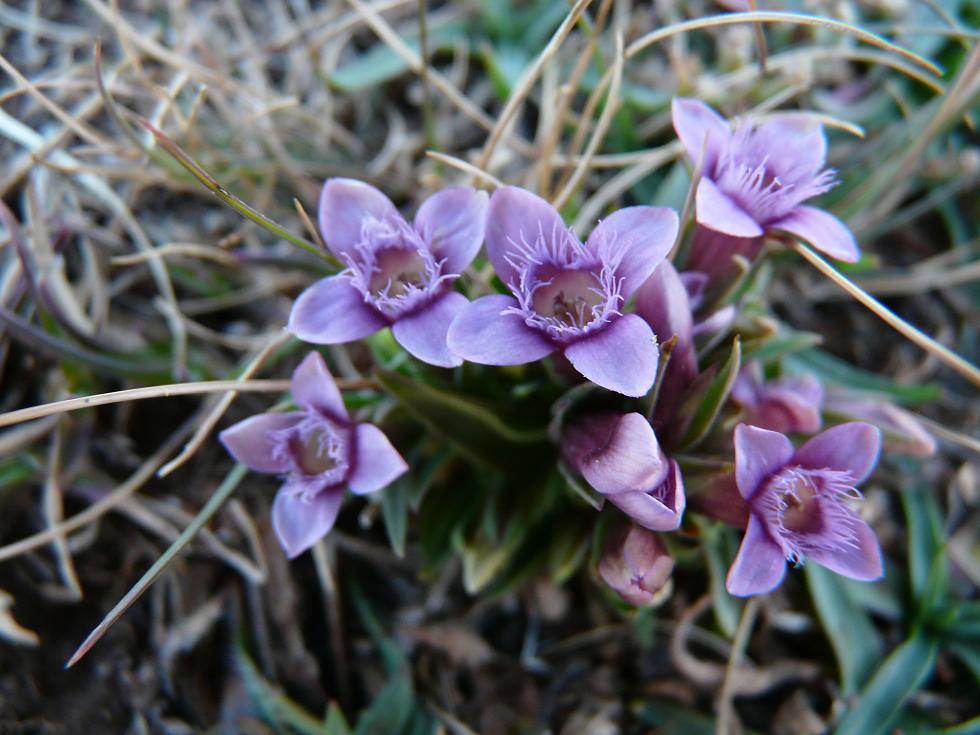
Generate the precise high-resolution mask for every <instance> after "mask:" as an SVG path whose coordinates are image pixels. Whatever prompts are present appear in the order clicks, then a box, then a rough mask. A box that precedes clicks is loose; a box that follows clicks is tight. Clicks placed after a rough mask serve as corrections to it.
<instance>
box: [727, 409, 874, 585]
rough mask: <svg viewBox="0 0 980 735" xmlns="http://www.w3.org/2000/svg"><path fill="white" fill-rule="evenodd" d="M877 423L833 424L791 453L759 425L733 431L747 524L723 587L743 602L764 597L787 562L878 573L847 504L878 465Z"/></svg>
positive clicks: (865, 532) (869, 538)
mask: <svg viewBox="0 0 980 735" xmlns="http://www.w3.org/2000/svg"><path fill="white" fill-rule="evenodd" d="M880 447H881V434H880V433H879V432H878V429H876V428H875V427H874V426H871V425H870V424H864V423H859V422H855V423H850V424H841V425H839V426H835V427H834V428H832V429H828V430H827V431H825V432H823V433H822V434H818V435H817V436H815V437H813V438H812V439H810V440H809V441H808V442H806V443H805V444H804V445H803V446H801V447H800V448H799V449H797V450H796V451H795V452H794V451H793V444H792V443H791V442H790V440H789V439H787V438H786V437H785V436H784V435H782V434H779V433H776V432H775V431H767V430H765V429H760V428H758V427H756V426H748V425H746V424H739V425H738V426H737V427H735V481H736V483H737V484H738V491H739V493H741V495H742V497H743V498H745V500H746V502H747V503H748V505H749V523H748V528H747V529H746V531H745V537H744V538H743V539H742V546H741V548H739V550H738V555H737V556H736V557H735V562H734V563H733V564H732V568H731V569H730V570H729V572H728V580H727V584H726V586H727V587H728V591H729V592H731V593H732V594H733V595H739V596H740V597H745V596H748V595H758V594H762V593H764V592H769V591H770V590H772V589H775V588H776V587H777V586H779V583H780V582H782V580H783V576H784V575H785V574H786V561H787V560H789V561H790V562H794V563H800V562H802V561H803V560H804V559H809V560H811V561H814V562H816V563H817V564H820V565H821V566H824V567H827V569H830V570H831V571H833V572H837V573H838V574H843V575H844V576H846V577H851V578H852V579H859V580H863V581H872V580H875V579H879V578H880V577H881V574H882V565H881V549H880V548H879V547H878V541H877V539H876V538H875V535H874V532H873V531H872V530H871V527H870V526H869V525H868V524H867V523H866V522H865V521H864V520H862V519H861V517H860V516H858V515H857V513H855V512H854V511H853V510H852V509H851V506H850V502H851V501H852V500H855V499H857V498H860V497H861V494H860V493H859V492H858V491H857V489H856V486H857V485H859V484H860V483H861V481H862V480H864V479H865V478H866V477H867V476H868V475H869V474H871V470H872V469H873V468H874V466H875V464H876V463H877V461H878V451H879V449H880Z"/></svg>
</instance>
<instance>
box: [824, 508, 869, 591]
mask: <svg viewBox="0 0 980 735" xmlns="http://www.w3.org/2000/svg"><path fill="white" fill-rule="evenodd" d="M851 523H852V528H853V531H854V545H842V546H838V547H835V548H832V549H810V550H809V551H808V552H807V558H808V559H809V560H810V561H815V562H816V563H817V564H820V565H821V566H825V567H827V569H829V570H830V571H832V572H837V574H843V575H844V576H845V577H850V578H851V579H858V580H860V581H862V582H872V581H874V580H876V579H881V577H882V574H883V573H884V571H883V568H882V564H881V548H880V547H879V546H878V539H877V538H875V534H874V531H872V530H871V527H870V526H869V525H868V524H867V523H865V522H864V520H862V519H861V518H858V517H855V518H854V519H853V520H852V522H851Z"/></svg>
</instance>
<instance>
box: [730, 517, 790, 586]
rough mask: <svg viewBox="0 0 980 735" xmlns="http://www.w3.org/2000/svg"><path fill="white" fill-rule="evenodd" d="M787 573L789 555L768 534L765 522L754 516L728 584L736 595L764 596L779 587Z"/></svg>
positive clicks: (732, 568)
mask: <svg viewBox="0 0 980 735" xmlns="http://www.w3.org/2000/svg"><path fill="white" fill-rule="evenodd" d="M784 576H786V558H785V557H784V556H783V552H782V549H780V548H779V544H777V543H776V542H775V541H773V540H772V539H771V538H770V537H769V534H768V533H767V532H766V528H765V525H764V524H763V522H762V521H760V520H759V519H758V518H757V517H755V516H751V517H750V518H749V525H748V528H747V529H746V530H745V537H744V538H743V539H742V545H741V547H739V550H738V555H737V556H736V557H735V562H734V563H733V564H732V567H731V569H729V570H728V578H727V579H726V580H725V587H726V588H727V589H728V591H729V593H731V594H733V595H735V596H736V597H749V596H751V595H761V594H765V593H766V592H771V591H772V590H774V589H776V587H778V586H779V583H780V582H782V581H783V577H784Z"/></svg>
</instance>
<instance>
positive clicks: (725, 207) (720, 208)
mask: <svg viewBox="0 0 980 735" xmlns="http://www.w3.org/2000/svg"><path fill="white" fill-rule="evenodd" d="M695 218H696V219H697V221H698V224H700V225H704V226H705V227H707V228H709V229H711V230H714V231H715V232H720V233H722V234H725V235H731V236H732V237H741V238H752V237H759V236H760V235H762V234H763V232H764V230H763V229H762V227H760V226H759V223H758V222H756V221H755V220H754V219H752V215H750V214H749V213H748V212H746V211H745V210H744V209H742V207H741V206H739V204H738V203H737V202H735V201H734V200H733V199H731V198H730V197H729V196H728V195H727V194H725V193H724V192H723V191H722V190H721V189H719V188H718V186H717V185H716V184H715V183H714V182H713V181H712V180H711V179H708V178H703V179H701V181H700V183H699V184H698V191H697V194H696V195H695Z"/></svg>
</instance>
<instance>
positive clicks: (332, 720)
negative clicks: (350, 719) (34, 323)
mask: <svg viewBox="0 0 980 735" xmlns="http://www.w3.org/2000/svg"><path fill="white" fill-rule="evenodd" d="M353 733H354V731H353V730H352V729H351V726H350V725H349V724H347V718H346V717H344V713H343V712H342V711H341V709H340V707H339V706H338V705H337V703H336V702H331V703H330V706H329V707H328V708H327V716H326V718H325V719H324V721H323V735H353Z"/></svg>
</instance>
